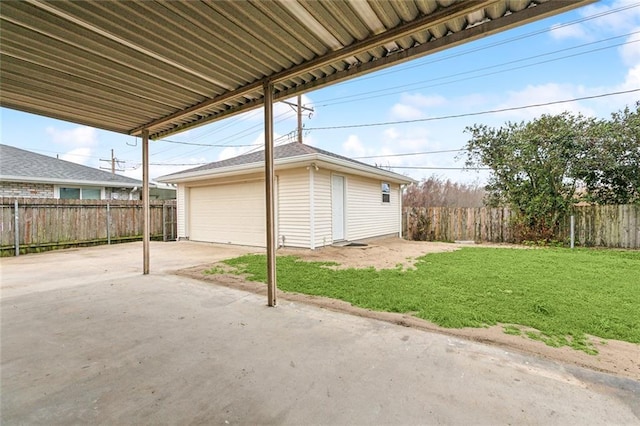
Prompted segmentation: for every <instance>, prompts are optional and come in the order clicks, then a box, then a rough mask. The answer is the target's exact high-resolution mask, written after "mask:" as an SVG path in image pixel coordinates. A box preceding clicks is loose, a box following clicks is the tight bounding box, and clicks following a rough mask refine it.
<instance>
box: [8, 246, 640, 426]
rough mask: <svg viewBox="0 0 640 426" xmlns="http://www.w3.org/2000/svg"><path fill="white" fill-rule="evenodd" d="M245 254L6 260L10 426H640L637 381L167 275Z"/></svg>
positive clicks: (117, 253)
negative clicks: (147, 263) (146, 270)
mask: <svg viewBox="0 0 640 426" xmlns="http://www.w3.org/2000/svg"><path fill="white" fill-rule="evenodd" d="M247 251H250V250H249V249H246V248H238V247H230V246H218V245H208V244H197V243H188V242H180V243H176V242H173V243H152V245H151V272H152V273H151V274H150V275H147V276H143V275H141V270H142V246H141V244H140V243H130V244H121V245H114V246H102V247H93V248H83V249H78V250H67V251H59V252H50V253H43V254H36V255H28V256H20V257H18V258H4V259H2V260H1V261H0V265H1V274H2V282H1V289H2V293H1V298H2V300H1V309H2V311H1V319H2V323H1V326H2V328H1V330H0V331H1V354H0V358H1V377H0V379H1V398H2V400H1V406H0V408H1V413H0V415H1V421H2V424H3V425H13V424H47V425H49V424H65V425H66V424H117V425H129V424H135V425H139V424H154V425H155V424H170V425H174V424H180V425H182V424H465V425H466V424H492V425H493V424H510V423H511V424H545V425H546V424H639V423H640V384H639V383H638V382H635V381H633V380H629V379H623V378H618V377H614V376H610V375H605V374H601V373H596V372H593V371H590V370H586V369H581V368H578V367H575V366H568V365H562V364H558V363H554V362H549V361H546V360H542V359H539V358H535V357H530V356H525V355H522V354H518V353H513V352H508V351H505V350H504V349H500V348H497V347H492V346H486V345H482V344H478V343H473V342H469V341H464V340H459V339H455V338H451V337H447V336H443V335H438V334H432V333H428V332H424V331H420V330H414V329H410V328H406V327H401V326H396V325H392V324H389V323H385V322H379V321H376V320H371V319H366V318H360V317H353V316H349V315H346V314H341V313H336V312H331V311H327V310H323V309H319V308H315V307H312V306H307V305H302V304H294V303H290V302H282V303H281V304H280V305H279V306H278V307H277V308H268V307H266V306H265V302H266V301H265V300H264V298H263V297H261V296H257V295H254V294H250V293H245V292H242V291H239V290H235V289H230V288H226V287H217V286H212V285H210V284H206V283H203V282H200V281H195V280H190V279H187V278H184V277H179V276H176V275H171V274H170V273H169V271H170V270H173V269H177V268H182V267H188V266H195V265H197V264H202V263H208V262H212V261H215V260H219V259H222V258H225V257H232V256H237V255H240V254H242V253H245V252H247Z"/></svg>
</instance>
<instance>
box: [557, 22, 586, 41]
mask: <svg viewBox="0 0 640 426" xmlns="http://www.w3.org/2000/svg"><path fill="white" fill-rule="evenodd" d="M551 30H552V31H551V33H550V34H551V37H553V38H555V39H558V40H562V39H568V38H577V39H588V38H590V37H589V35H588V34H587V32H586V30H585V28H584V27H582V26H579V25H567V26H561V25H560V24H555V25H552V26H551Z"/></svg>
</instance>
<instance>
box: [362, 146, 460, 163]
mask: <svg viewBox="0 0 640 426" xmlns="http://www.w3.org/2000/svg"><path fill="white" fill-rule="evenodd" d="M460 151H466V149H465V148H461V149H443V150H441V151H423V152H407V153H404V154H388V155H385V154H382V155H367V156H364V157H352V158H353V159H354V160H364V159H367V158H382V157H384V158H386V157H408V156H413V155H425V154H444V153H446V152H460Z"/></svg>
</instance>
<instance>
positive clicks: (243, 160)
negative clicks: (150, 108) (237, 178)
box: [159, 142, 410, 180]
mask: <svg viewBox="0 0 640 426" xmlns="http://www.w3.org/2000/svg"><path fill="white" fill-rule="evenodd" d="M308 154H322V155H326V156H328V157H332V158H335V159H339V160H342V161H346V162H348V163H351V164H353V165H357V166H361V167H367V168H370V169H372V170H373V171H378V172H382V171H383V170H382V169H379V168H378V167H375V166H372V165H371V164H367V163H363V162H360V161H356V160H353V159H351V158H348V157H344V156H342V155H338V154H334V153H333V152H329V151H325V150H324V149H320V148H315V147H313V146H309V145H305V144H302V143H300V142H291V143H288V144H286V145H279V146H276V147H274V150H273V158H274V160H281V159H284V158H292V157H299V156H303V155H308ZM262 162H264V150H262V151H257V152H251V153H249V154H244V155H239V156H237V157H233V158H229V159H226V160H222V161H216V162H214V163H209V164H205V165H204V166H199V167H195V168H193V169H188V170H183V171H181V172H177V173H172V174H170V175H166V176H162V177H161V178H159V179H160V180H165V179H169V180H170V178H171V177H172V176H178V175H182V174H184V173H193V172H202V171H205V170H215V169H221V168H224V167H234V166H242V165H245V164H253V163H262ZM409 179H410V178H409Z"/></svg>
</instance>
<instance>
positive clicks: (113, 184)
mask: <svg viewBox="0 0 640 426" xmlns="http://www.w3.org/2000/svg"><path fill="white" fill-rule="evenodd" d="M0 182H28V183H44V184H51V185H59V184H69V185H75V186H104V187H107V188H135V187H141V186H142V182H140V183H137V184H136V183H130V182H119V181H101V180H74V179H56V178H44V177H37V176H36V177H32V176H13V175H0ZM149 186H150V187H155V185H154V184H149Z"/></svg>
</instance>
